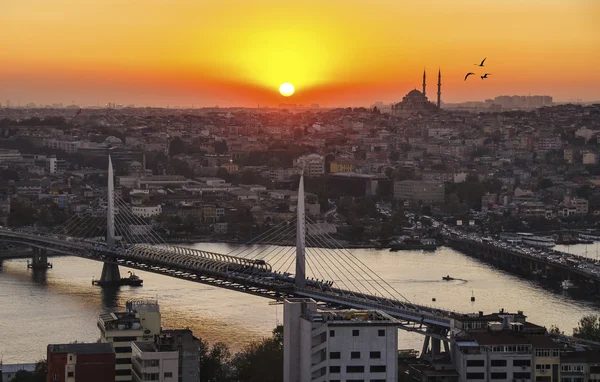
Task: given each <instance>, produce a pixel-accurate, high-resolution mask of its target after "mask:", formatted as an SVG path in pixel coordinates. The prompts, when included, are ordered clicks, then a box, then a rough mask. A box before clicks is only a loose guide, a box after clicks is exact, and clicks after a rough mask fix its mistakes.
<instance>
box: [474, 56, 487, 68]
mask: <svg viewBox="0 0 600 382" xmlns="http://www.w3.org/2000/svg"><path fill="white" fill-rule="evenodd" d="M486 59H487V57H486V58H484V59H483V61H481V64H479V65H477V64H473V65H477V66H481V67H483V63H484V62H485V60H486Z"/></svg>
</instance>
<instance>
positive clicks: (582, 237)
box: [577, 233, 600, 241]
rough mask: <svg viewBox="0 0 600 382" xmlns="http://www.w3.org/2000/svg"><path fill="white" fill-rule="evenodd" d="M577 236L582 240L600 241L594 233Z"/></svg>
mask: <svg viewBox="0 0 600 382" xmlns="http://www.w3.org/2000/svg"><path fill="white" fill-rule="evenodd" d="M577 236H579V238H580V239H584V240H593V241H600V236H598V235H594V234H592V233H579V234H578V235H577Z"/></svg>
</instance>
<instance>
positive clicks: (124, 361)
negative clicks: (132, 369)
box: [115, 358, 131, 365]
mask: <svg viewBox="0 0 600 382" xmlns="http://www.w3.org/2000/svg"><path fill="white" fill-rule="evenodd" d="M130 363H131V358H117V359H116V360H115V364H117V365H127V364H130Z"/></svg>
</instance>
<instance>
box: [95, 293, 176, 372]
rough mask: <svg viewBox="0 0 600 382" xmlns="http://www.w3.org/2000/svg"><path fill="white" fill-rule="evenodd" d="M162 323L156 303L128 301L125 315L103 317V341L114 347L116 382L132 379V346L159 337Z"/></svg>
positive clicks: (108, 314) (101, 331)
mask: <svg viewBox="0 0 600 382" xmlns="http://www.w3.org/2000/svg"><path fill="white" fill-rule="evenodd" d="M160 323H161V319H160V310H159V307H158V304H157V303H155V302H145V301H128V302H127V303H126V309H125V312H114V313H103V314H101V315H100V317H99V318H98V328H99V329H100V341H101V342H112V343H113V345H114V347H115V353H116V379H115V380H116V382H119V381H131V380H132V375H131V354H132V353H131V352H132V348H131V344H132V342H135V341H142V342H152V341H154V335H155V334H160ZM176 364H177V362H176ZM173 381H176V380H173Z"/></svg>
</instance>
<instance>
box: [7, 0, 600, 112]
mask: <svg viewBox="0 0 600 382" xmlns="http://www.w3.org/2000/svg"><path fill="white" fill-rule="evenodd" d="M598 20H600V1H599V0H454V1H451V0H410V1H408V0H318V1H316V0H315V1H313V0H273V1H271V0H214V1H202V0H0V103H2V104H4V103H5V100H9V99H10V100H11V101H12V103H13V104H16V103H17V102H19V103H21V104H24V103H27V102H36V103H49V102H63V103H70V102H71V101H74V102H75V103H78V104H81V105H86V104H92V105H96V104H100V105H103V104H105V103H107V102H116V103H123V104H136V105H137V106H144V105H146V104H149V105H157V106H166V105H167V104H170V105H171V106H173V105H181V106H190V105H192V104H194V105H195V106H196V107H199V106H213V105H217V104H218V105H220V106H256V105H258V104H260V105H271V106H275V105H277V104H279V103H282V102H293V103H298V104H311V103H318V104H320V105H323V106H340V105H370V104H372V103H373V102H375V101H384V102H393V101H396V102H397V101H400V100H401V99H402V97H403V96H404V95H405V94H406V93H407V92H408V91H409V90H411V89H413V88H415V87H416V88H418V89H420V88H421V76H422V72H423V68H424V67H426V68H427V74H428V89H427V90H428V96H429V97H430V99H433V98H434V97H435V94H434V93H435V92H436V89H435V88H436V83H437V70H438V67H441V69H442V76H443V78H442V82H443V85H442V100H443V101H445V102H460V101H468V100H483V99H485V98H493V97H494V96H497V95H503V94H510V95H513V94H520V95H527V94H529V93H530V94H532V95H533V94H547V95H552V96H554V98H555V100H559V101H562V100H570V99H577V98H581V99H583V100H600V70H599V68H600V22H599V21H598ZM484 57H487V61H486V67H485V68H478V67H476V66H474V65H473V64H474V63H478V62H480V61H481V60H482V59H483V58H484ZM469 71H474V72H476V73H477V74H483V73H484V72H489V73H492V75H491V76H490V78H489V79H487V80H483V81H482V80H481V79H480V78H479V77H478V76H477V77H475V76H472V77H471V78H470V79H469V80H468V81H466V82H465V81H463V78H464V75H465V74H466V73H467V72H469ZM480 72H481V73H480ZM284 82H290V83H292V84H294V86H295V87H296V93H295V94H294V95H293V96H291V97H289V98H284V97H282V96H281V95H280V94H279V91H278V88H279V85H280V84H282V83H284Z"/></svg>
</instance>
